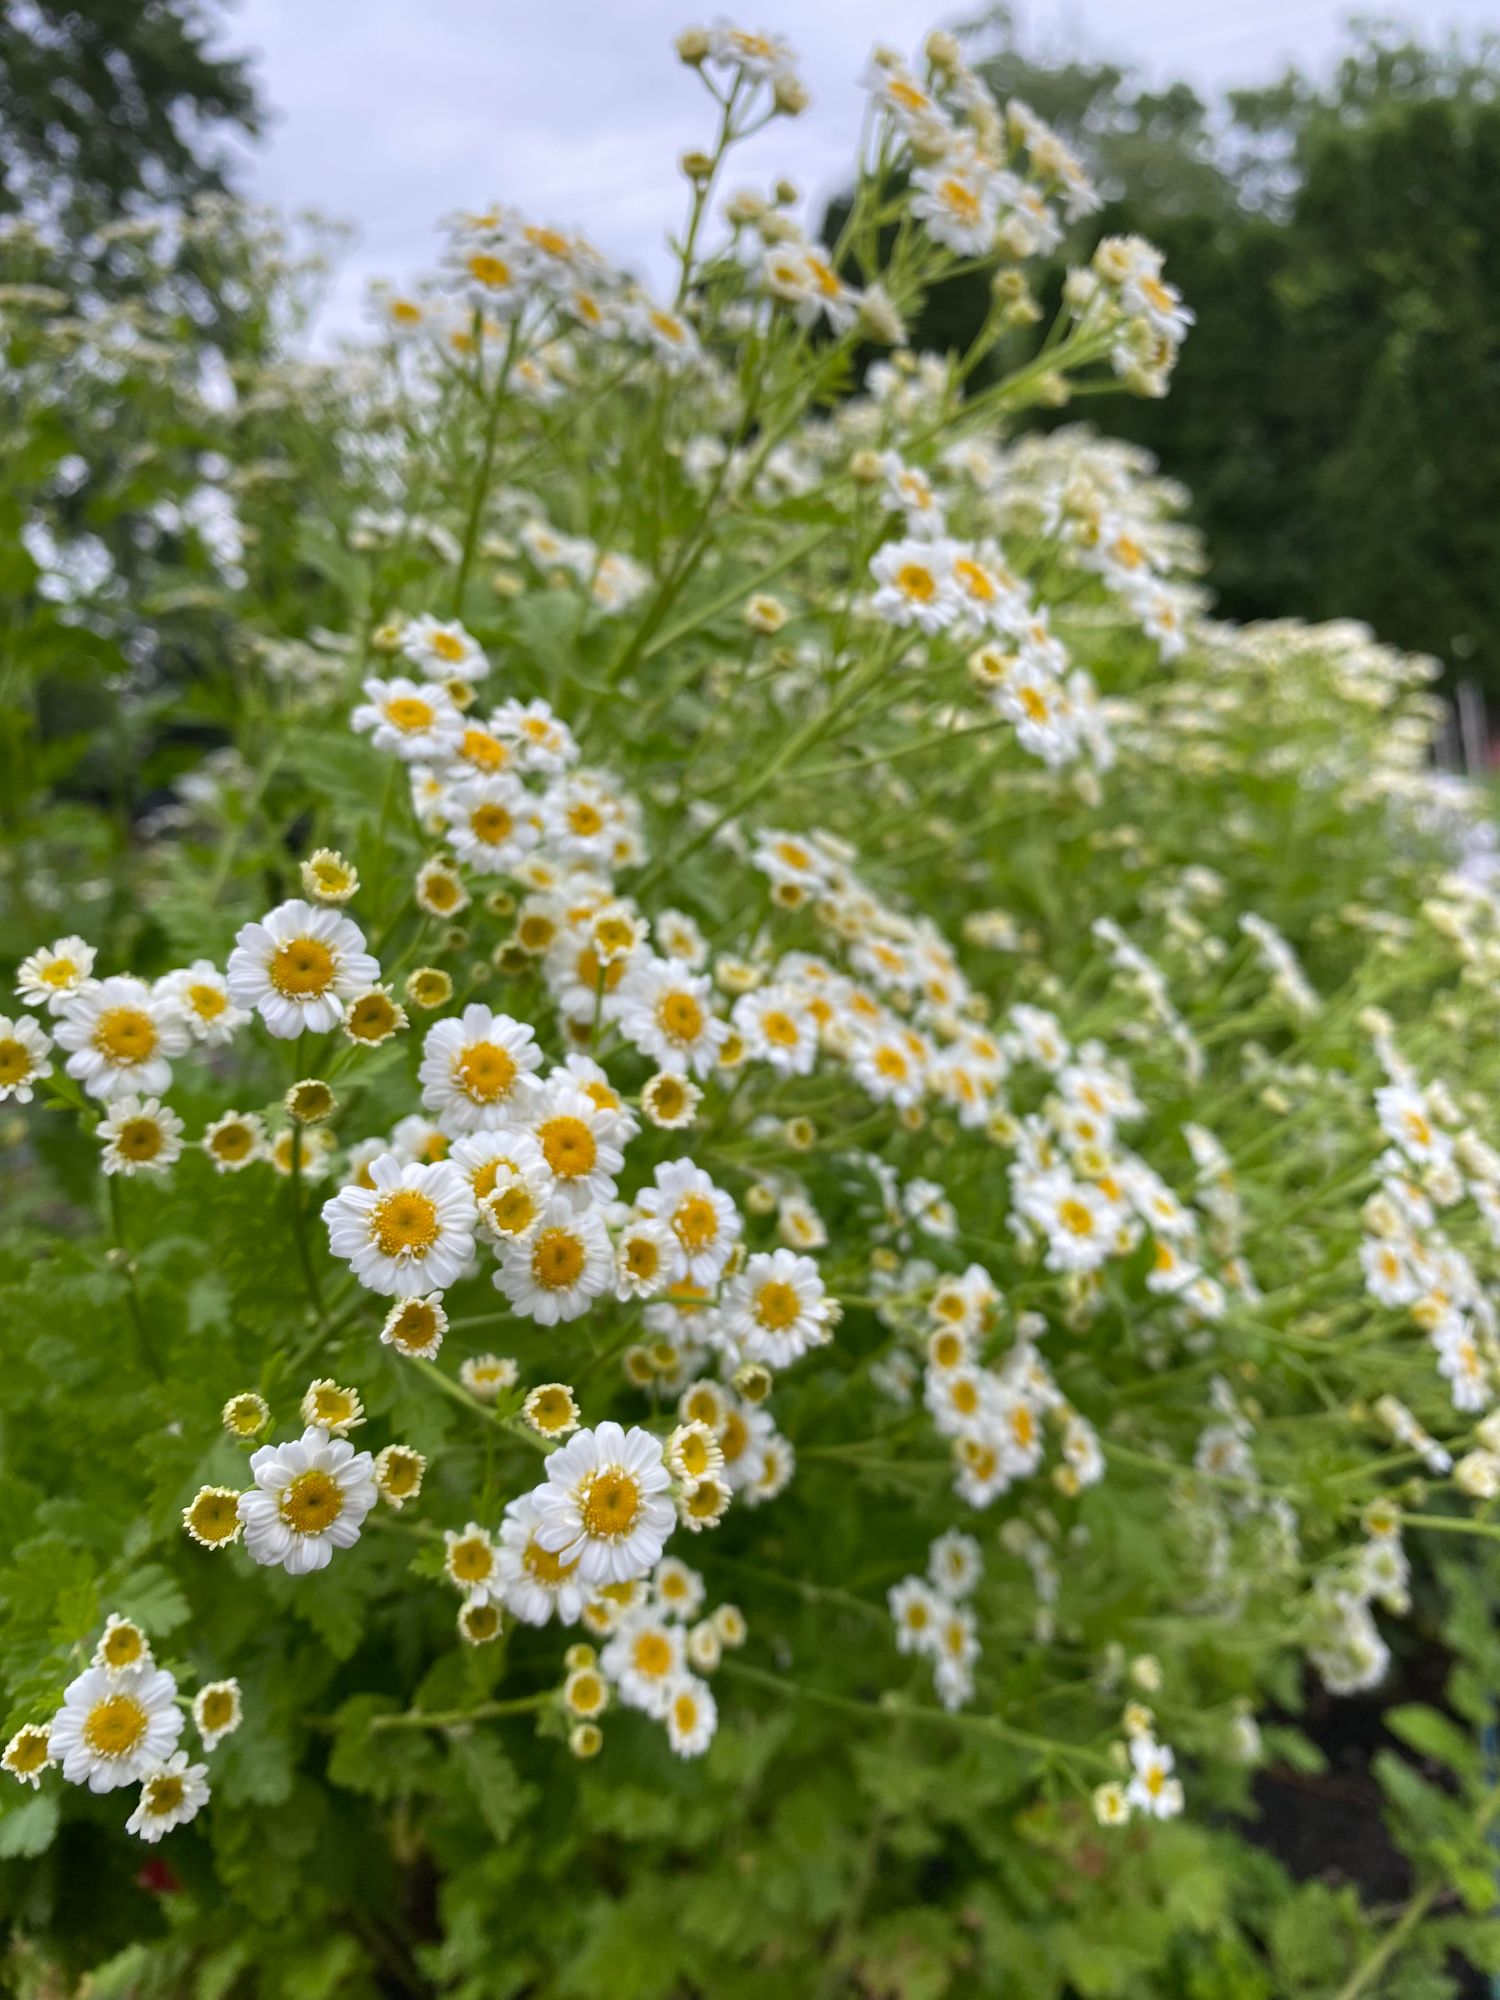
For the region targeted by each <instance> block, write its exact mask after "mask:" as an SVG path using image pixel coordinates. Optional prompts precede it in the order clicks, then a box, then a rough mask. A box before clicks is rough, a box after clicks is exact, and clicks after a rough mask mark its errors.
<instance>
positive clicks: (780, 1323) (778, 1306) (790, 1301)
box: [755, 1278, 802, 1333]
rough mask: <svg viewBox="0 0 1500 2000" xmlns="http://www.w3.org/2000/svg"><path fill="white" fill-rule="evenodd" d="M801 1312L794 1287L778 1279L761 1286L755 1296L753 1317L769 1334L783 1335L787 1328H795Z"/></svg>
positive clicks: (800, 1304)
mask: <svg viewBox="0 0 1500 2000" xmlns="http://www.w3.org/2000/svg"><path fill="white" fill-rule="evenodd" d="M801 1311H802V1301H801V1299H800V1298H799V1297H798V1296H797V1290H796V1287H795V1286H794V1285H788V1284H784V1283H783V1282H782V1281H781V1279H779V1278H773V1279H772V1280H771V1281H770V1283H769V1284H766V1285H762V1286H761V1288H760V1290H759V1291H758V1292H757V1293H756V1294H755V1317H756V1318H757V1319H758V1320H759V1321H760V1323H761V1325H762V1326H763V1327H765V1328H766V1329H767V1331H768V1332H770V1333H785V1332H786V1330H787V1328H788V1327H789V1326H795V1325H796V1323H797V1318H798V1315H799V1314H800V1313H801Z"/></svg>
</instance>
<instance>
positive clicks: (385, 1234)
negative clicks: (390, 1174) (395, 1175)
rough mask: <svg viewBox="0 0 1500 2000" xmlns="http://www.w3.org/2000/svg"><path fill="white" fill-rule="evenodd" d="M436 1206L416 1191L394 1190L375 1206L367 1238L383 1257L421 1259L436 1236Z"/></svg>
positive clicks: (437, 1227) (428, 1198) (435, 1239)
mask: <svg viewBox="0 0 1500 2000" xmlns="http://www.w3.org/2000/svg"><path fill="white" fill-rule="evenodd" d="M439 1228H440V1225H439V1223H438V1212H437V1203H436V1202H435V1201H433V1199H432V1197H431V1196H430V1195H425V1194H423V1193H422V1192H421V1191H420V1189H418V1188H397V1189H396V1191H395V1192H394V1193H393V1194H388V1195H385V1196H384V1197H382V1199H381V1200H380V1201H379V1202H378V1203H377V1204H376V1206H375V1210H374V1213H373V1214H372V1215H371V1217H370V1234H371V1236H372V1237H373V1238H374V1240H375V1243H376V1245H377V1246H378V1248H379V1250H380V1254H381V1255H382V1256H383V1257H400V1256H403V1255H409V1256H412V1257H423V1256H425V1255H426V1254H427V1252H428V1251H429V1250H430V1249H431V1248H432V1246H433V1244H434V1243H436V1241H437V1239H438V1235H439Z"/></svg>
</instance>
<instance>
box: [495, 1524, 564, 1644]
mask: <svg viewBox="0 0 1500 2000" xmlns="http://www.w3.org/2000/svg"><path fill="white" fill-rule="evenodd" d="M540 1519H541V1516H540V1514H539V1513H538V1512H537V1508H536V1504H535V1501H534V1500H533V1498H532V1496H531V1494H529V1493H523V1494H522V1495H521V1496H520V1498H519V1499H516V1500H512V1501H511V1502H510V1504H509V1506H508V1507H507V1508H506V1510H505V1515H504V1518H503V1519H502V1521H501V1523H500V1548H499V1551H498V1556H497V1561H498V1564H499V1572H500V1596H501V1600H502V1602H503V1603H504V1605H505V1608H506V1610H507V1611H509V1612H510V1613H511V1614H512V1616H513V1617H516V1618H519V1619H520V1620H521V1623H522V1624H523V1625H545V1624H546V1623H547V1620H548V1619H549V1618H551V1617H553V1616H555V1617H556V1619H557V1622H558V1623H559V1625H576V1624H577V1623H578V1620H579V1617H580V1615H581V1614H582V1611H583V1604H584V1590H583V1585H582V1584H581V1582H580V1581H579V1577H578V1558H577V1557H576V1556H574V1557H572V1558H571V1559H570V1560H568V1561H566V1562H565V1561H563V1559H562V1558H561V1557H560V1556H558V1555H556V1554H555V1553H554V1552H553V1551H552V1550H551V1549H544V1548H543V1547H542V1545H541V1543H540V1542H539V1541H538V1540H537V1538H536V1530H537V1525H538V1523H539V1521H540Z"/></svg>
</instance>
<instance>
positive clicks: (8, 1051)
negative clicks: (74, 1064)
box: [0, 1014, 52, 1104]
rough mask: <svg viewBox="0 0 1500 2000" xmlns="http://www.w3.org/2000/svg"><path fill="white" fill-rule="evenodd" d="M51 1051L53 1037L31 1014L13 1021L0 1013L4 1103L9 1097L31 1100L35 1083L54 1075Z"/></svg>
mask: <svg viewBox="0 0 1500 2000" xmlns="http://www.w3.org/2000/svg"><path fill="white" fill-rule="evenodd" d="M51 1050H52V1038H51V1036H50V1035H48V1034H47V1033H46V1032H45V1030H43V1029H42V1028H39V1027H38V1026H37V1024H36V1022H35V1021H33V1020H32V1019H31V1018H30V1017H29V1016H28V1015H26V1014H22V1015H21V1016H20V1017H19V1019H17V1020H11V1019H10V1017H9V1016H8V1015H5V1014H0V1104H3V1103H4V1102H5V1100H6V1099H7V1098H8V1097H13V1098H14V1099H15V1100H16V1102H17V1104H29V1103H30V1102H31V1095H32V1086H33V1085H34V1084H36V1083H39V1082H40V1081H41V1079H42V1078H43V1077H44V1076H51V1074H52V1065H51V1063H50V1062H49V1061H48V1060H47V1058H48V1056H49V1054H50V1053H51Z"/></svg>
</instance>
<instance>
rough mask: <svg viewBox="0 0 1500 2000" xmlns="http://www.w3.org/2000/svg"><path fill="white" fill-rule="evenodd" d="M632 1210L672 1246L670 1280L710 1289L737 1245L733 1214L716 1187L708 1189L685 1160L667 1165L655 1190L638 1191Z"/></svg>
mask: <svg viewBox="0 0 1500 2000" xmlns="http://www.w3.org/2000/svg"><path fill="white" fill-rule="evenodd" d="M636 1207H637V1208H638V1209H639V1210H640V1211H641V1213H642V1214H643V1215H649V1216H654V1217H655V1218H656V1219H657V1220H658V1221H660V1222H663V1223H665V1225H666V1227H667V1228H668V1229H669V1230H670V1231H671V1233H672V1237H673V1240H674V1243H675V1245H676V1255H675V1257H674V1260H673V1268H672V1273H671V1275H672V1278H673V1279H674V1280H676V1279H679V1278H686V1279H689V1280H690V1281H691V1282H692V1283H693V1284H695V1285H703V1286H709V1285H716V1284H717V1283H718V1281H719V1276H720V1273H721V1272H722V1271H723V1269H724V1266H725V1265H726V1264H727V1263H728V1262H729V1258H730V1254H731V1253H732V1251H733V1249H734V1246H735V1244H736V1243H737V1242H738V1241H739V1235H740V1218H739V1212H738V1210H737V1209H736V1208H735V1205H734V1203H733V1202H732V1201H731V1200H730V1199H729V1196H728V1195H727V1194H725V1193H724V1191H723V1189H722V1188H717V1187H715V1186H714V1184H713V1182H712V1181H711V1180H710V1179H709V1177H708V1175H707V1174H706V1173H704V1171H703V1169H702V1168H701V1167H699V1166H695V1165H694V1163H693V1162H692V1161H691V1160H667V1161H664V1162H663V1163H662V1165H660V1166H659V1167H658V1168H657V1169H656V1174H655V1185H654V1186H653V1187H646V1188H642V1189H641V1191H640V1193H639V1194H638V1195H637V1196H636Z"/></svg>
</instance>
